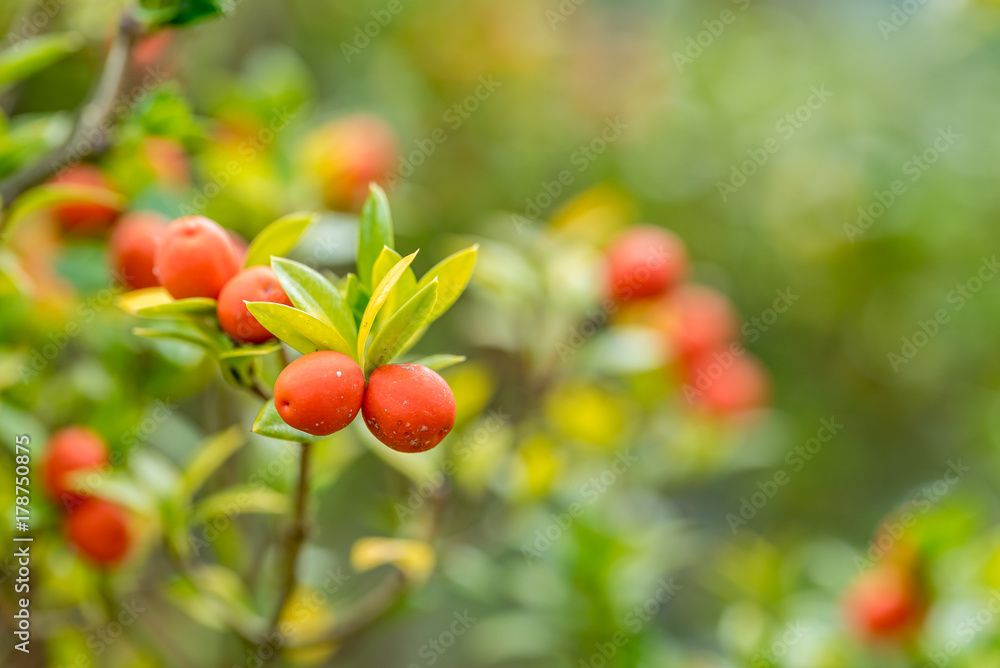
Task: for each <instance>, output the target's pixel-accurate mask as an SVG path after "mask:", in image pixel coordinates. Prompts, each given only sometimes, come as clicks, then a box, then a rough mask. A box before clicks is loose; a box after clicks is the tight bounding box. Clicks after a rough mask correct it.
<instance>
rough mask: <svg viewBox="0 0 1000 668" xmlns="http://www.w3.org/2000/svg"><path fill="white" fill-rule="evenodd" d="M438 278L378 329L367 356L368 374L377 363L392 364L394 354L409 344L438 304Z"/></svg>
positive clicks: (366, 370)
mask: <svg viewBox="0 0 1000 668" xmlns="http://www.w3.org/2000/svg"><path fill="white" fill-rule="evenodd" d="M437 288H438V282H437V281H431V282H430V283H428V284H427V285H426V286H425V287H424V288H422V289H421V290H420V291H419V292H417V294H415V295H413V297H411V298H410V300H409V301H408V302H406V303H405V304H403V305H402V306H401V307H400V309H399V311H397V312H396V314H395V315H393V316H392V317H391V318H389V320H388V321H386V323H385V324H384V325H383V326H382V327H381V329H379V331H378V332H376V334H375V336H374V337H373V338H372V344H371V346H370V347H369V348H368V353H367V355H366V357H365V375H366V376H367V375H368V374H370V373H371V372H372V370H373V369H375V368H376V367H379V366H382V365H383V364H388V363H389V362H391V361H392V359H393V358H394V357H396V356H397V355H399V354H400V353H402V352H403V351H404V349H405V346H406V345H407V344H408V343H409V342H410V340H411V339H412V338H413V335H414V334H415V333H416V331H417V330H419V329H420V328H421V327H422V326H423V324H424V321H425V320H426V319H427V316H428V315H429V314H430V313H431V310H432V309H433V308H434V302H435V301H436V300H437Z"/></svg>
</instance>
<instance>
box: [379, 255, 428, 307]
mask: <svg viewBox="0 0 1000 668" xmlns="http://www.w3.org/2000/svg"><path fill="white" fill-rule="evenodd" d="M402 259H403V257H402V256H401V255H400V254H399V253H397V252H396V251H394V250H393V249H391V248H389V247H388V246H386V247H385V248H383V249H382V252H381V253H380V254H379V256H378V259H377V260H375V266H374V267H373V268H372V283H373V284H375V285H378V284H379V283H380V282H381V281H382V279H383V278H385V275H386V274H388V273H389V270H390V269H392V268H393V267H394V266H396V263H397V262H399V261H400V260H402ZM416 292H417V277H416V275H415V274H414V273H413V268H412V267H407V268H406V271H404V272H403V275H402V276H400V277H399V281H397V282H396V285H395V287H393V289H392V291H391V292H390V293H389V297H388V298H387V299H386V300H385V306H384V307H382V314H381V316H380V317H382V318H388V317H389V316H391V315H393V314H394V313H395V312H396V311H397V310H399V307H400V306H402V305H403V304H404V303H406V301H407V300H409V299H410V297H412V296H413V295H414V294H416Z"/></svg>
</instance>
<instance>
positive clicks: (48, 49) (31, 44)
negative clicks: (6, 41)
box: [0, 33, 86, 88]
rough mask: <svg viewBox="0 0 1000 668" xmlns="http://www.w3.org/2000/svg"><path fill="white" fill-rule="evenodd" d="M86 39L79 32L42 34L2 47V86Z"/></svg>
mask: <svg viewBox="0 0 1000 668" xmlns="http://www.w3.org/2000/svg"><path fill="white" fill-rule="evenodd" d="M85 43H86V42H85V41H84V40H83V39H82V38H81V37H80V35H78V34H76V33H59V34H53V35H42V36H40V37H34V38H32V39H26V40H23V41H20V42H18V43H16V44H15V45H14V46H12V47H9V48H7V49H5V50H4V51H0V88H3V87H4V86H6V85H7V84H10V83H13V82H15V81H21V80H22V79H26V78H28V77H29V76H31V75H32V74H34V73H36V72H38V71H40V70H43V69H45V68H46V67H48V66H50V65H52V64H53V63H55V62H57V61H59V60H60V59H62V58H64V57H66V56H67V55H69V54H71V53H73V52H74V51H79V50H80V47H82V46H83V45H84V44H85Z"/></svg>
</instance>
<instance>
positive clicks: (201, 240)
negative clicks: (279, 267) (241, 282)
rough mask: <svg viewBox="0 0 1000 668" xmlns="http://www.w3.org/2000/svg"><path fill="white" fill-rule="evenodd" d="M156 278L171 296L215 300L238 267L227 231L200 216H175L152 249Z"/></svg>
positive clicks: (238, 262) (234, 250)
mask: <svg viewBox="0 0 1000 668" xmlns="http://www.w3.org/2000/svg"><path fill="white" fill-rule="evenodd" d="M155 265H156V277H157V278H158V279H159V280H160V285H162V286H163V287H165V288H166V289H167V292H169V293H170V294H171V295H173V297H174V298H175V299H186V298H188V297H209V298H211V299H215V298H217V297H218V296H219V293H220V292H221V291H222V287H223V286H224V285H225V284H226V282H227V281H229V279H231V278H232V277H233V276H235V275H236V274H237V273H238V272H239V270H240V261H239V258H238V257H237V255H236V249H235V248H233V242H232V239H230V237H229V234H228V233H227V232H226V231H225V230H224V229H223V228H222V227H221V226H220V225H219V224H218V223H216V222H215V221H212V220H209V219H208V218H205V217H204V216H186V217H184V218H178V219H177V220H175V221H174V222H172V223H170V225H168V226H167V229H166V230H165V231H164V233H163V239H162V240H161V241H160V246H159V248H157V249H156V258H155Z"/></svg>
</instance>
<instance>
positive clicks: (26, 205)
mask: <svg viewBox="0 0 1000 668" xmlns="http://www.w3.org/2000/svg"><path fill="white" fill-rule="evenodd" d="M66 202H94V203H97V204H103V205H105V206H109V207H111V208H114V209H118V210H121V209H123V208H124V207H125V198H124V197H123V196H122V195H119V194H118V193H114V192H112V191H110V190H108V189H107V188H99V187H94V186H77V185H69V184H65V183H51V184H46V185H41V186H36V187H34V188H32V189H31V190H29V191H27V192H26V193H24V194H23V195H21V196H20V197H18V198H17V199H16V200H14V202H13V203H12V204H11V207H10V209H9V210H8V211H7V215H6V221H7V222H6V223H5V224H4V234H5V235H9V234H10V233H11V232H12V231H13V230H14V228H16V227H17V226H18V225H20V224H21V223H22V222H24V221H25V220H26V219H27V218H29V217H30V216H31V215H32V214H35V213H37V212H39V211H43V210H45V209H49V208H51V207H53V206H56V205H59V204H63V203H66Z"/></svg>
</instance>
